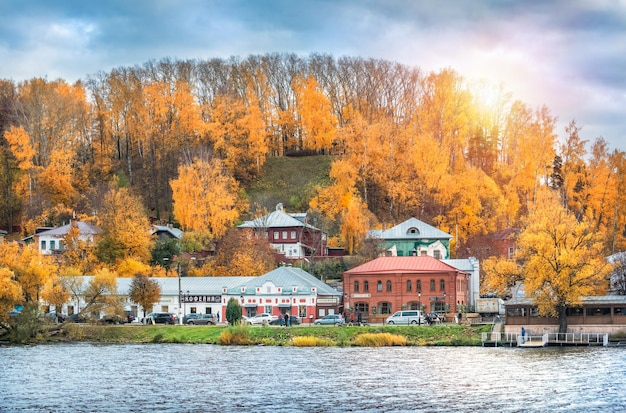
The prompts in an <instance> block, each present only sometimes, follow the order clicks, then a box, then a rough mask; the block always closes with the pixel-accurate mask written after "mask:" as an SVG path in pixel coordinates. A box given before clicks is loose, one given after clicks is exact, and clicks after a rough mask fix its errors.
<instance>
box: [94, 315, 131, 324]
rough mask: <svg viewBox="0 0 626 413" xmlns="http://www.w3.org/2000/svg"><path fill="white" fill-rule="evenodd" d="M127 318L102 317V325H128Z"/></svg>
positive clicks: (117, 316)
mask: <svg viewBox="0 0 626 413" xmlns="http://www.w3.org/2000/svg"><path fill="white" fill-rule="evenodd" d="M126 320H127V316H126V315H124V316H121V315H119V314H107V315H104V316H102V318H101V319H100V323H102V324H124V323H126Z"/></svg>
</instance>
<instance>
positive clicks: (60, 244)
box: [59, 240, 63, 250]
mask: <svg viewBox="0 0 626 413" xmlns="http://www.w3.org/2000/svg"><path fill="white" fill-rule="evenodd" d="M59 249H60V250H62V249H63V240H59Z"/></svg>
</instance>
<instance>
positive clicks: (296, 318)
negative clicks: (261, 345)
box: [270, 315, 300, 326]
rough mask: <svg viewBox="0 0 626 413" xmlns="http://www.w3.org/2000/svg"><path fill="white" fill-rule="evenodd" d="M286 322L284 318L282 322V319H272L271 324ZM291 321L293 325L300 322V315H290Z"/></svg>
mask: <svg viewBox="0 0 626 413" xmlns="http://www.w3.org/2000/svg"><path fill="white" fill-rule="evenodd" d="M284 322H285V321H284V320H282V323H281V320H272V321H270V324H271V325H279V324H284ZM289 323H290V324H291V325H292V326H293V325H296V324H300V317H298V316H297V315H292V316H289Z"/></svg>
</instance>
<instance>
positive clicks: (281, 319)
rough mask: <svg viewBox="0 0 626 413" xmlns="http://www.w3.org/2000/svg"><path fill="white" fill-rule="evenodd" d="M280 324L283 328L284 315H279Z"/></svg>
mask: <svg viewBox="0 0 626 413" xmlns="http://www.w3.org/2000/svg"><path fill="white" fill-rule="evenodd" d="M278 324H280V326H281V327H282V326H283V313H278Z"/></svg>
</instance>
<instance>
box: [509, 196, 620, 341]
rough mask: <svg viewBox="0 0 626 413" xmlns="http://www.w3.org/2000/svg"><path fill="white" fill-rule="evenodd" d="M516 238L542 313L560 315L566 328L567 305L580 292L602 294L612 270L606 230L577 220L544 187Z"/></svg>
mask: <svg viewBox="0 0 626 413" xmlns="http://www.w3.org/2000/svg"><path fill="white" fill-rule="evenodd" d="M539 195H540V196H539V198H538V202H537V205H536V206H535V208H533V209H532V210H531V213H530V215H529V216H528V218H527V219H526V226H525V228H524V230H523V232H522V233H521V234H520V236H519V239H518V246H519V248H520V253H521V256H522V257H523V259H524V269H523V274H524V283H525V288H526V291H527V292H528V293H529V294H530V296H531V297H532V299H533V302H534V304H535V305H537V307H538V309H539V314H540V315H542V316H553V317H558V319H559V332H560V333H566V332H567V310H568V309H569V308H571V307H575V306H580V305H581V300H582V297H584V296H589V295H600V294H603V293H604V290H605V288H606V276H607V274H608V273H609V272H610V270H611V266H610V264H608V263H607V261H606V259H605V257H604V250H603V244H602V234H600V233H598V232H596V231H595V230H594V228H593V225H592V224H591V223H590V222H589V221H588V220H587V219H583V220H582V221H578V220H577V219H576V217H575V216H574V215H573V214H572V213H571V212H569V211H567V210H566V209H564V208H563V207H562V205H561V204H560V201H559V200H558V199H557V197H556V196H555V194H554V193H553V192H547V191H546V190H544V191H541V192H540V194H539Z"/></svg>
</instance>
